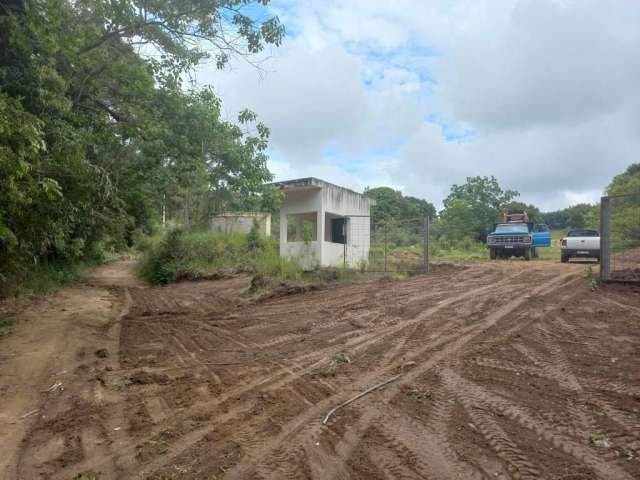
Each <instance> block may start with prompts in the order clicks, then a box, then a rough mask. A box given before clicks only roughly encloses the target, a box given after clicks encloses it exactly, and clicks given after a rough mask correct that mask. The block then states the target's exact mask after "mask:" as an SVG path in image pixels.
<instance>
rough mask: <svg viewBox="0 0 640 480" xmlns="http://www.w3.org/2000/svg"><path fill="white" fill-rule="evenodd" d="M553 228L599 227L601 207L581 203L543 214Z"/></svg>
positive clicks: (545, 220) (546, 221)
mask: <svg viewBox="0 0 640 480" xmlns="http://www.w3.org/2000/svg"><path fill="white" fill-rule="evenodd" d="M542 217H543V220H544V222H545V223H546V224H547V225H549V226H550V227H551V228H599V224H600V208H599V207H598V206H597V205H590V204H588V203H579V204H577V205H573V206H571V207H568V208H565V209H562V210H557V211H555V212H547V213H544V214H543V215H542Z"/></svg>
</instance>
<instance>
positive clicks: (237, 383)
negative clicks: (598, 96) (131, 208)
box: [0, 261, 640, 480]
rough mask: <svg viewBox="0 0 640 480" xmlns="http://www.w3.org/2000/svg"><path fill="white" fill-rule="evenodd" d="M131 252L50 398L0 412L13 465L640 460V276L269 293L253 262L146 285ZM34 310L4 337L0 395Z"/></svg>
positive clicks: (533, 271) (368, 475)
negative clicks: (595, 283)
mask: <svg viewBox="0 0 640 480" xmlns="http://www.w3.org/2000/svg"><path fill="white" fill-rule="evenodd" d="M128 268H129V266H128V265H123V264H118V265H115V266H112V267H110V270H109V269H106V270H102V271H98V272H96V274H94V277H93V280H92V281H89V282H88V283H89V284H92V285H94V286H93V287H86V290H85V304H83V305H80V306H82V307H83V308H84V309H85V310H82V311H80V313H78V314H77V315H75V316H73V315H67V316H66V317H64V318H63V319H62V320H60V322H62V323H59V324H58V325H67V327H68V329H69V330H68V331H67V332H71V334H69V335H67V336H68V337H69V338H68V339H67V341H66V342H62V341H61V342H59V343H57V344H56V345H55V346H52V347H51V352H50V356H49V359H50V360H49V367H48V372H50V375H49V376H47V375H46V374H45V373H42V374H41V375H39V376H36V377H37V378H38V379H39V380H37V379H33V380H32V381H31V385H32V387H31V388H32V389H34V388H37V390H36V392H37V397H38V400H37V402H35V405H36V406H35V407H34V410H36V413H35V414H32V415H27V416H26V417H22V415H24V414H28V413H29V411H24V413H22V412H19V411H18V410H19V409H17V408H16V409H14V410H10V411H9V412H8V413H7V412H4V416H2V417H0V422H4V423H5V424H6V425H7V426H8V427H10V431H11V432H13V433H11V434H9V435H7V434H5V435H4V436H2V435H0V451H10V452H14V454H12V455H10V456H9V457H7V458H10V459H9V460H7V461H5V464H4V466H5V477H3V478H7V479H9V478H11V479H13V478H18V479H35V478H44V479H72V478H74V477H75V476H76V475H79V474H84V475H85V476H84V477H77V478H83V479H84V478H87V479H89V478H99V479H115V478H118V479H136V478H140V479H143V478H149V479H283V478H291V479H399V478H403V479H404V478H407V479H413V478H416V479H417V478H424V479H481V478H492V479H495V478H498V479H538V478H546V479H564V480H569V479H572V480H577V479H596V478H598V479H634V478H640V295H639V293H640V288H639V287H637V286H635V287H634V286H630V285H611V286H604V287H601V288H599V289H597V290H595V291H592V290H591V289H590V288H589V282H588V280H587V278H586V275H585V272H584V268H583V267H582V266H579V265H561V264H559V263H557V264H556V263H550V262H542V261H536V262H524V261H523V262H506V261H505V262H493V263H478V264H473V265H470V266H467V267H464V268H445V269H441V270H439V271H438V270H436V272H435V273H433V274H432V275H429V276H415V277H413V278H410V279H408V280H402V281H391V280H385V279H380V280H374V281H371V282H366V283H359V284H354V285H350V286H336V287H331V288H326V289H322V290H317V291H310V292H306V293H302V294H292V295H285V296H281V297H275V298H269V299H266V300H263V301H257V302H256V301H246V300H242V299H241V296H240V295H241V293H242V292H243V291H244V290H245V289H246V288H248V286H249V284H250V279H249V278H247V277H235V278H230V279H223V280H217V281H211V280H208V281H199V282H185V283H180V284H177V285H174V286H170V287H165V288H146V287H144V286H141V285H136V284H135V282H133V281H132V280H131V278H130V277H128V276H127V275H130V273H128V272H129V270H128ZM107 277H108V278H109V279H110V280H106V279H105V278H107ZM101 278H102V280H100V279H101ZM101 281H102V283H100V282H101ZM92 289H94V290H95V291H94V290H92ZM96 289H98V290H96ZM81 291H82V290H81ZM76 293H77V292H76ZM64 294H65V295H67V296H69V295H70V294H69V293H68V292H66V293H64ZM96 295H97V296H98V297H96ZM100 295H102V297H100ZM72 296H73V295H72ZM74 298H75V297H74ZM96 298H102V299H103V300H104V301H107V302H109V305H111V310H109V309H107V311H106V312H102V314H100V313H99V312H98V313H92V312H88V311H87V309H88V308H89V307H88V305H91V303H92V302H94V301H95V299H96ZM51 301H52V302H55V301H56V300H51ZM55 305H56V306H57V307H59V308H80V306H78V305H76V306H75V307H74V306H73V305H74V303H73V302H71V304H70V306H67V307H62V303H60V304H55ZM63 313H65V314H66V313H68V311H65V312H63ZM100 315H102V317H100ZM109 315H111V317H109ZM32 318H34V319H33V320H32V321H31V322H29V323H27V324H23V325H20V324H19V325H18V327H17V329H16V332H15V334H14V335H12V336H10V337H8V338H6V339H4V340H2V343H0V347H1V348H2V351H3V352H8V353H11V354H13V355H14V356H13V357H10V358H11V359H12V360H11V362H14V363H12V364H11V365H10V364H9V363H11V362H9V363H7V361H5V360H3V359H2V357H0V382H1V383H0V395H2V397H1V398H0V402H2V403H0V408H3V407H4V404H5V403H4V402H5V401H8V402H9V404H13V405H15V404H16V400H15V398H13V397H12V395H14V393H12V386H20V385H22V384H23V383H25V382H27V380H26V379H23V378H22V375H24V373H18V374H17V375H16V374H15V372H14V373H12V372H11V371H10V370H9V369H10V368H13V367H15V365H16V363H15V361H16V358H18V359H19V358H22V359H24V360H25V361H28V359H29V357H28V356H26V355H27V353H28V352H26V351H23V350H24V348H23V347H24V345H25V344H22V343H18V339H22V341H24V339H23V337H22V335H25V334H23V333H21V331H22V330H24V329H36V328H38V320H37V319H35V315H34V314H33V313H32ZM97 318H102V319H103V320H102V321H98V320H96V319H97ZM109 318H111V320H109ZM105 319H106V320H105ZM52 321H53V320H52ZM25 331H26V330H25ZM63 331H64V330H63ZM115 333H117V336H116V337H113V338H112V336H113V335H114V334H115ZM52 335H53V334H52ZM54 336H55V335H54ZM43 341H44V340H43ZM29 345H31V347H29V348H31V349H33V344H29ZM56 349H57V350H56ZM70 349H71V350H73V351H72V355H71V354H70V353H69V352H70V351H71V350H70ZM101 349H106V350H107V354H105V353H104V352H103V351H101ZM99 351H100V354H97V353H96V352H99ZM63 370H64V371H66V372H65V373H58V372H62V371H63ZM55 373H58V375H57V376H56V375H55ZM11 374H13V375H16V376H14V377H9V376H8V375H11ZM397 374H401V376H400V378H399V379H398V380H396V381H395V382H393V383H391V384H389V385H387V386H386V387H385V388H383V389H381V390H377V391H375V392H373V393H371V394H369V395H367V396H365V397H363V398H361V399H360V400H358V401H356V402H354V403H352V404H350V405H349V406H346V407H344V408H342V409H340V410H338V411H337V412H336V414H335V415H334V416H332V417H331V418H330V419H329V422H328V424H327V425H326V426H325V425H323V424H322V419H323V416H324V415H325V414H326V413H327V412H328V411H329V410H330V409H331V408H332V407H334V406H335V405H337V404H339V403H341V402H343V401H345V400H347V399H349V398H351V397H353V396H355V395H356V394H357V393H359V392H361V391H363V390H365V389H367V388H369V387H371V386H372V385H375V384H377V383H379V382H382V381H384V380H387V379H389V378H391V377H392V376H394V375H397ZM57 380H59V381H60V382H62V386H63V387H64V388H63V389H61V388H58V387H55V385H56V381H57ZM38 382H39V383H38ZM27 383H29V382H27ZM34 395H35V394H32V396H31V397H24V398H27V399H30V400H29V401H31V404H29V403H28V402H27V403H24V404H23V409H24V410H27V409H28V408H31V407H30V406H29V405H33V404H34V400H33V398H32V397H34ZM11 402H13V403H11ZM25 402H26V400H25ZM18 413H20V414H22V415H18ZM16 426H19V428H18V427H16ZM3 427H4V425H1V424H0V428H3ZM11 429H12V430H11ZM5 449H7V450H5Z"/></svg>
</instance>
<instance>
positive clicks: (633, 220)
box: [606, 163, 640, 252]
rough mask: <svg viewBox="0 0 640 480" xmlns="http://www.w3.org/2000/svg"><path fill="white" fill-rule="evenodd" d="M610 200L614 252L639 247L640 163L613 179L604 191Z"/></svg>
mask: <svg viewBox="0 0 640 480" xmlns="http://www.w3.org/2000/svg"><path fill="white" fill-rule="evenodd" d="M606 193H607V195H612V196H616V197H615V198H613V199H612V200H611V236H612V238H611V246H612V249H613V251H614V252H619V251H621V250H625V249H628V248H637V247H638V246H640V163H634V164H632V165H630V166H629V167H628V168H627V169H626V170H625V171H624V172H623V173H621V174H620V175H617V176H615V177H614V178H613V180H612V181H611V183H610V184H609V186H608V187H607V190H606Z"/></svg>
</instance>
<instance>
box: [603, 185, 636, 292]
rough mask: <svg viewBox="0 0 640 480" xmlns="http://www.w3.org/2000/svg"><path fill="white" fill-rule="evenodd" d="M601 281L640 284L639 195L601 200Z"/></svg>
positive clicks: (618, 196)
mask: <svg viewBox="0 0 640 480" xmlns="http://www.w3.org/2000/svg"><path fill="white" fill-rule="evenodd" d="M600 209H601V210H600V263H601V264H600V276H601V279H602V281H605V282H608V281H617V282H640V193H636V194H628V195H615V196H609V197H602V201H601V204H600Z"/></svg>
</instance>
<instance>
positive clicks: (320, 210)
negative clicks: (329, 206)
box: [316, 204, 324, 265]
mask: <svg viewBox="0 0 640 480" xmlns="http://www.w3.org/2000/svg"><path fill="white" fill-rule="evenodd" d="M316 223H317V226H318V228H317V231H316V237H317V245H318V263H319V264H320V265H322V246H323V245H324V205H322V204H321V205H320V208H318V218H317V221H316Z"/></svg>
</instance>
